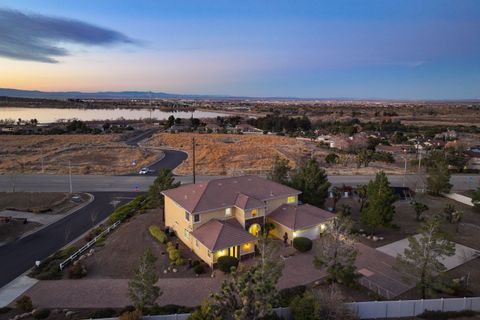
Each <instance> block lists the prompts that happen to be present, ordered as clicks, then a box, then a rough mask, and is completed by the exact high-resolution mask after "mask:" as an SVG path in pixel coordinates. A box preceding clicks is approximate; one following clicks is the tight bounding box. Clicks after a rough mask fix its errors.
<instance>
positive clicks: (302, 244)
mask: <svg viewBox="0 0 480 320" xmlns="http://www.w3.org/2000/svg"><path fill="white" fill-rule="evenodd" d="M312 245H313V243H312V240H310V239H308V238H304V237H296V238H294V239H293V247H294V248H295V249H297V250H298V251H300V252H307V251H309V250H311V249H312Z"/></svg>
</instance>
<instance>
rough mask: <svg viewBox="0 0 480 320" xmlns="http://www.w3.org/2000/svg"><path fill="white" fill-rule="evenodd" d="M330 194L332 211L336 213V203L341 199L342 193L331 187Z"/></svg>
mask: <svg viewBox="0 0 480 320" xmlns="http://www.w3.org/2000/svg"><path fill="white" fill-rule="evenodd" d="M330 192H331V194H332V200H333V207H332V211H333V212H336V211H337V203H338V201H339V200H340V199H341V198H342V191H341V190H340V189H339V188H338V187H333V188H332V189H331V190H330Z"/></svg>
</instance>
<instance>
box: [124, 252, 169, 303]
mask: <svg viewBox="0 0 480 320" xmlns="http://www.w3.org/2000/svg"><path fill="white" fill-rule="evenodd" d="M156 261H157V258H156V257H155V256H154V255H153V253H152V250H151V249H150V248H147V249H146V250H145V253H144V254H143V256H142V259H141V261H140V264H139V265H138V267H137V269H135V273H134V276H133V279H132V280H130V281H129V283H128V296H129V298H130V300H131V301H132V304H133V305H134V306H135V308H136V309H137V310H140V311H141V310H143V308H144V307H146V306H152V305H154V304H155V300H157V298H158V297H159V296H160V295H162V292H161V291H160V288H159V287H158V286H156V283H157V281H158V272H157V269H156V267H155V262H156Z"/></svg>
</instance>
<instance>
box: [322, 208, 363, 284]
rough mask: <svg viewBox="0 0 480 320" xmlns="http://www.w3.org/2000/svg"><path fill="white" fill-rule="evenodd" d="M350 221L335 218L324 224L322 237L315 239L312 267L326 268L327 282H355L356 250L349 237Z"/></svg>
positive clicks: (352, 240) (353, 242)
mask: <svg viewBox="0 0 480 320" xmlns="http://www.w3.org/2000/svg"><path fill="white" fill-rule="evenodd" d="M352 224H353V223H352V221H351V220H350V219H348V218H343V217H335V218H334V219H332V220H331V221H330V222H328V223H327V224H326V230H325V233H324V235H323V236H322V237H319V238H318V239H316V240H315V241H316V245H315V246H314V248H315V258H314V260H313V263H314V265H315V266H316V267H317V268H326V269H327V272H328V280H329V281H330V282H334V283H338V282H341V283H344V284H346V285H351V284H353V282H354V281H355V279H356V277H357V275H356V272H355V270H356V267H355V259H356V258H357V250H356V249H355V241H354V239H353V238H352V235H351V229H352Z"/></svg>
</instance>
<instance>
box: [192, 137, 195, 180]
mask: <svg viewBox="0 0 480 320" xmlns="http://www.w3.org/2000/svg"><path fill="white" fill-rule="evenodd" d="M192 163H193V164H192V169H193V184H195V137H193V138H192Z"/></svg>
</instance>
